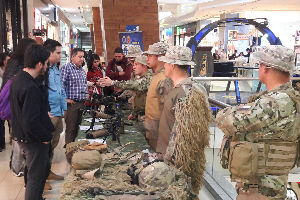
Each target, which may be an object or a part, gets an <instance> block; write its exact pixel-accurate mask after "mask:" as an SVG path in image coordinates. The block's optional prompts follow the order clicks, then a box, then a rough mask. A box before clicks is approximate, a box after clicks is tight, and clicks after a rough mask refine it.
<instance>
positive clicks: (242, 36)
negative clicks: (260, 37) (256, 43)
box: [237, 33, 250, 40]
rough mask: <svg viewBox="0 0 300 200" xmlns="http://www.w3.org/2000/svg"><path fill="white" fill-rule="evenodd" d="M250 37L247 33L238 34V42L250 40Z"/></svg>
mask: <svg viewBox="0 0 300 200" xmlns="http://www.w3.org/2000/svg"><path fill="white" fill-rule="evenodd" d="M249 37H250V35H249V34H246V33H238V34H237V40H249Z"/></svg>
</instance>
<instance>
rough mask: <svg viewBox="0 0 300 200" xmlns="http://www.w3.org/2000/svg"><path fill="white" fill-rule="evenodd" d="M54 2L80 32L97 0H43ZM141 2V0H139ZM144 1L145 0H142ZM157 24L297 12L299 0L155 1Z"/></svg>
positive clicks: (90, 19) (175, 23)
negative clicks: (247, 13)
mask: <svg viewBox="0 0 300 200" xmlns="http://www.w3.org/2000/svg"><path fill="white" fill-rule="evenodd" d="M47 1H51V2H52V3H53V4H54V5H57V6H59V7H60V8H61V10H62V11H63V12H64V13H65V15H66V17H67V18H68V19H69V20H70V21H71V23H72V24H74V25H75V26H76V27H77V28H78V29H79V30H81V31H89V28H87V26H86V25H87V24H91V23H93V17H92V10H91V8H92V7H99V2H100V1H99V0H47ZM141 1H142V0H141ZM144 1H146V0H144ZM158 10H159V20H160V25H161V26H165V27H170V26H174V25H180V24H185V23H188V22H192V21H196V20H201V19H208V18H213V17H219V16H220V14H222V13H237V12H244V11H299V12H300V2H299V0H285V1H282V0H158Z"/></svg>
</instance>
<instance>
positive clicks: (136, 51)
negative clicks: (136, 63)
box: [127, 45, 142, 58]
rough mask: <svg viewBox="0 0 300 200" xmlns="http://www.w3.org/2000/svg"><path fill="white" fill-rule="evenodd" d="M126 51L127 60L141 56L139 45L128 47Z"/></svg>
mask: <svg viewBox="0 0 300 200" xmlns="http://www.w3.org/2000/svg"><path fill="white" fill-rule="evenodd" d="M127 50H128V53H127V57H128V58H135V57H137V56H140V55H142V50H141V47H140V46H139V45H129V46H128V47H127Z"/></svg>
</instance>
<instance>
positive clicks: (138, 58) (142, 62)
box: [135, 56, 148, 66]
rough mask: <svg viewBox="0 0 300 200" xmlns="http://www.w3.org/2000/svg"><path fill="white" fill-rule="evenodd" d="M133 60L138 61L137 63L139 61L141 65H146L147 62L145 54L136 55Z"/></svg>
mask: <svg viewBox="0 0 300 200" xmlns="http://www.w3.org/2000/svg"><path fill="white" fill-rule="evenodd" d="M135 62H138V63H141V64H142V65H146V66H148V64H147V57H146V56H138V57H136V58H135Z"/></svg>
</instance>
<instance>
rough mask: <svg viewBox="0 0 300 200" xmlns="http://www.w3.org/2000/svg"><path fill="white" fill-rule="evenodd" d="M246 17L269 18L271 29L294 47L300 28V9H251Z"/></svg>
mask: <svg viewBox="0 0 300 200" xmlns="http://www.w3.org/2000/svg"><path fill="white" fill-rule="evenodd" d="M244 15H245V18H249V19H253V18H267V19H268V22H269V25H268V27H269V28H270V29H271V31H272V32H273V33H274V34H275V35H276V37H279V38H280V40H281V42H282V44H283V45H284V46H286V47H289V48H291V49H294V44H295V38H294V37H293V35H295V33H296V30H297V29H298V30H299V29H300V11H251V12H245V13H244Z"/></svg>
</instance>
